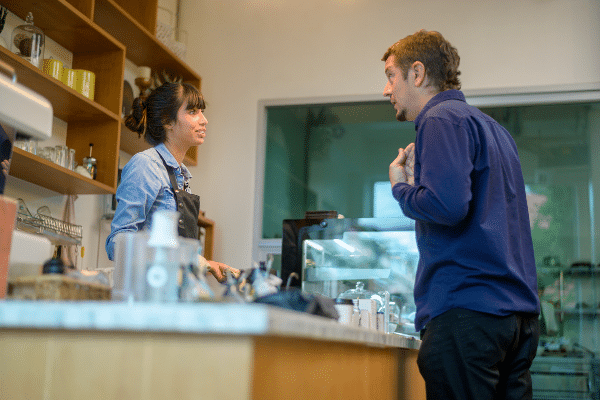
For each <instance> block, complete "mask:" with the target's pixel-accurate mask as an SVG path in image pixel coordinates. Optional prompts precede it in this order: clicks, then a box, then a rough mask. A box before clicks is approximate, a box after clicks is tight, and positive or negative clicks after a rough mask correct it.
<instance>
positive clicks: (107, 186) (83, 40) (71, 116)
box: [0, 0, 125, 194]
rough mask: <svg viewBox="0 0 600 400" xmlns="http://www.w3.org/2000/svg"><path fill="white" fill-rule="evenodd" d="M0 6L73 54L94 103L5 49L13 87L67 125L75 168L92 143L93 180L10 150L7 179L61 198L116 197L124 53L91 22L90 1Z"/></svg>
mask: <svg viewBox="0 0 600 400" xmlns="http://www.w3.org/2000/svg"><path fill="white" fill-rule="evenodd" d="M0 4H2V5H3V6H4V7H6V8H7V9H8V10H10V11H11V12H12V13H14V14H15V15H17V16H18V17H19V18H21V19H25V17H26V15H27V13H28V12H32V13H33V15H34V17H35V24H36V26H37V27H39V28H40V29H41V30H42V31H43V32H44V33H45V35H46V36H47V37H49V38H52V39H53V40H54V41H56V42H57V43H58V44H60V45H61V46H63V47H64V48H65V49H67V50H68V51H70V52H72V53H73V64H72V67H73V68H74V69H86V70H90V71H92V72H94V74H95V75H96V90H95V100H93V101H92V100H89V99H87V98H86V97H84V96H82V95H81V94H79V93H78V92H76V91H75V90H73V89H71V88H69V87H67V86H66V85H63V84H62V83H61V82H60V81H58V80H56V79H54V78H52V77H50V76H48V75H46V74H44V73H43V72H42V71H41V70H40V69H38V68H36V67H34V66H33V65H31V64H30V63H29V62H27V61H26V60H23V59H22V58H21V57H19V56H17V55H15V54H13V53H12V52H10V51H9V50H8V49H5V48H0V59H1V60H2V61H4V62H6V63H7V64H9V65H10V66H12V67H13V68H14V69H15V71H16V74H17V79H18V82H19V83H20V84H22V85H24V86H27V87H29V88H30V89H32V90H34V91H35V92H37V93H39V94H41V95H42V96H44V97H45V98H47V99H48V100H49V101H50V103H51V104H52V107H53V110H54V115H55V117H57V118H60V119H62V120H64V121H66V122H67V124H68V125H67V137H66V145H67V146H68V147H69V148H72V149H75V152H76V157H77V163H79V164H81V163H82V161H83V157H84V156H85V155H87V154H88V152H89V144H90V143H94V156H95V157H96V159H97V160H98V174H97V178H96V180H95V181H92V180H90V179H88V178H86V177H84V176H81V175H79V174H75V173H72V172H71V171H67V170H66V169H64V168H62V167H60V166H58V165H56V164H53V163H49V162H46V160H43V159H42V158H41V157H38V156H35V155H30V154H26V153H25V152H21V151H19V149H15V152H14V155H13V160H12V162H11V169H10V173H11V175H13V176H15V177H17V178H20V179H24V180H27V181H29V182H32V183H34V184H37V185H39V186H42V187H45V188H48V189H51V190H54V191H56V192H58V193H61V194H108V193H114V192H115V191H116V185H117V169H118V156H119V154H118V153H119V151H118V150H119V138H120V129H121V124H120V122H121V117H120V110H121V103H122V96H123V76H124V68H125V47H124V46H123V44H121V43H120V42H118V41H117V40H116V39H115V38H113V37H112V36H111V35H109V34H108V33H107V32H105V31H104V30H103V29H102V28H100V27H98V26H97V25H96V24H95V23H94V22H92V20H91V18H90V17H91V16H92V11H93V10H92V8H93V7H92V5H93V0H87V1H83V0H82V1H76V4H75V5H73V4H72V3H69V2H68V1H65V0H45V1H43V2H40V1H38V0H0Z"/></svg>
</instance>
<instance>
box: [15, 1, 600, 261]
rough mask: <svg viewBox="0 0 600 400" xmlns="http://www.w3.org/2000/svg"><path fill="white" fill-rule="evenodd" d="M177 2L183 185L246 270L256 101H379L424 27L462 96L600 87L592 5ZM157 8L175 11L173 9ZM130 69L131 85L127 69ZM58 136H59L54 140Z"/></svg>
mask: <svg viewBox="0 0 600 400" xmlns="http://www.w3.org/2000/svg"><path fill="white" fill-rule="evenodd" d="M181 1H182V5H181V15H182V19H181V21H180V23H181V28H183V29H184V30H186V31H187V32H188V50H187V57H186V61H187V63H188V64H189V65H190V66H192V68H194V69H195V70H196V71H198V73H199V74H200V76H201V77H202V90H203V92H204V95H205V96H206V99H207V102H208V109H207V113H206V115H207V118H208V120H209V131H208V137H207V139H206V142H205V144H203V145H202V146H201V147H200V149H199V162H198V166H197V167H193V168H192V173H193V174H194V180H193V182H192V189H193V190H194V191H195V192H197V193H199V194H200V195H201V203H202V209H203V210H205V211H206V213H207V216H208V217H209V218H212V219H214V220H215V221H216V223H217V228H216V246H215V250H216V257H215V258H217V259H219V260H221V261H223V262H226V263H229V264H231V265H233V266H236V267H240V268H247V267H248V266H249V265H250V263H251V261H252V248H253V247H252V246H253V237H254V236H257V235H258V232H256V229H258V227H255V226H254V196H255V187H257V185H258V186H261V182H258V181H257V179H256V176H257V175H259V174H260V173H261V169H262V165H256V150H257V146H258V144H259V143H258V141H259V140H263V136H262V135H263V134H264V132H262V130H261V129H259V127H258V123H259V102H260V101H264V100H270V99H284V98H285V99H297V98H308V97H310V98H320V97H332V96H333V97H337V96H362V97H364V96H371V97H378V96H379V95H380V94H381V92H382V90H383V85H384V74H383V63H382V62H381V61H380V58H381V56H382V55H383V53H384V52H385V50H386V49H387V48H388V46H390V45H391V44H392V43H394V42H395V41H396V40H398V39H400V38H402V37H404V36H406V35H409V34H411V33H413V32H415V31H416V30H418V29H421V28H425V29H431V30H438V31H440V32H442V34H444V35H445V36H446V38H448V39H449V40H450V41H451V42H452V43H453V44H454V45H455V46H456V47H457V48H458V51H459V54H460V55H461V58H462V62H461V70H462V72H463V74H462V81H463V88H464V89H486V88H502V87H530V86H542V85H560V84H577V83H590V82H600V57H599V56H598V49H600V18H599V17H600V1H598V0H522V1H516V0H514V1H513V0H507V1H497V0H481V1H478V2H474V1H467V0H454V1H441V0H439V1H434V0H423V1H421V2H418V3H414V2H407V1H404V0H376V1H375V0H181ZM160 3H161V6H164V7H167V8H173V3H174V2H173V1H172V0H160ZM163 14H164V13H162V14H160V15H159V16H160V17H161V18H162V17H164V15H163ZM9 22H10V21H9ZM5 30H6V29H5ZM3 36H4V35H3ZM127 67H128V69H127V70H126V78H128V77H129V78H131V76H133V75H132V74H133V72H131V70H132V68H133V67H135V66H132V65H130V64H128V65H127ZM130 80H131V81H132V79H130ZM55 121H57V120H56V119H55ZM60 125H61V123H60V121H59V122H58V123H57V127H56V128H57V129H56V130H58V131H60V129H58V128H61V126H60ZM62 129H63V131H64V127H62ZM63 136H64V133H63V134H62V136H61V134H57V138H58V139H57V140H60V139H62V140H64V137H63ZM340 167H342V166H340ZM6 194H7V195H8V196H11V197H23V198H25V199H26V201H27V204H28V205H30V208H33V210H32V211H35V209H37V207H39V206H41V205H48V206H49V207H50V208H51V209H52V211H53V215H54V216H57V217H60V216H61V212H62V207H63V204H64V201H65V196H61V195H59V194H57V193H54V192H51V191H47V190H42V189H40V188H38V187H35V186H34V185H30V184H28V183H26V182H22V181H20V180H15V179H14V178H12V179H11V180H9V185H8V186H7V193H6ZM75 204H76V209H75V216H76V222H77V223H78V224H80V225H82V226H83V236H84V239H83V241H84V243H83V246H84V247H85V249H86V252H85V253H86V254H85V257H84V258H83V259H80V260H79V261H80V264H79V266H80V268H85V269H93V268H95V267H96V260H100V264H101V266H106V265H103V264H105V263H106V259H105V253H104V243H103V237H102V236H104V237H105V236H106V232H105V231H106V229H108V227H107V226H106V222H105V221H104V222H103V221H101V220H100V218H101V216H102V213H103V212H104V199H103V197H101V196H91V195H88V196H79V199H78V200H77V201H76V203H75ZM101 231H102V232H101ZM98 232H101V233H100V236H101V240H100V241H99V240H98V237H99V234H98ZM99 242H100V248H99V249H98V243H99ZM98 250H99V251H98Z"/></svg>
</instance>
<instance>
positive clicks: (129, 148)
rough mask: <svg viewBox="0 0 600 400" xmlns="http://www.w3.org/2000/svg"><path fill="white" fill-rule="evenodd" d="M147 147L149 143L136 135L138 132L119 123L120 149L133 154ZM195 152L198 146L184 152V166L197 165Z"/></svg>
mask: <svg viewBox="0 0 600 400" xmlns="http://www.w3.org/2000/svg"><path fill="white" fill-rule="evenodd" d="M149 148H150V145H149V144H148V143H147V142H146V141H145V140H144V139H143V138H140V137H138V134H137V133H135V132H133V131H131V130H130V129H129V128H127V127H126V126H125V124H121V150H123V151H124V152H125V153H128V154H131V155H134V154H136V153H139V152H140V151H144V150H146V149H149ZM197 154H198V146H194V147H191V148H190V149H189V150H188V151H187V153H185V157H184V159H183V163H184V164H185V165H186V166H190V165H198V161H197Z"/></svg>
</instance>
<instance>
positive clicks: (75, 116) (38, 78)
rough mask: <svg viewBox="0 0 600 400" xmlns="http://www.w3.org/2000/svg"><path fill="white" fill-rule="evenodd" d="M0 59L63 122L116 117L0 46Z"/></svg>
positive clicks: (116, 116) (113, 118)
mask: <svg viewBox="0 0 600 400" xmlns="http://www.w3.org/2000/svg"><path fill="white" fill-rule="evenodd" d="M0 59H1V60H2V61H4V62H5V63H7V64H9V65H11V66H12V67H13V68H14V69H15V72H16V74H17V81H18V82H19V83H20V84H22V85H23V86H27V87H28V88H30V89H31V90H34V91H35V92H37V93H39V94H40V95H42V96H43V97H45V98H46V99H48V101H49V102H50V103H51V104H52V108H53V112H54V116H55V117H57V118H59V119H62V120H63V121H66V122H74V121H82V120H89V119H101V120H113V121H117V120H120V118H121V117H120V116H118V115H117V114H115V113H114V112H112V111H110V110H108V109H107V108H106V107H104V106H102V105H100V104H98V103H96V102H94V101H92V100H90V99H88V98H87V97H84V96H82V95H81V94H80V93H78V92H77V91H75V90H73V89H71V88H70V87H68V86H67V85H65V84H63V83H62V82H61V81H58V80H56V79H54V78H52V77H51V76H49V75H46V74H45V73H43V72H42V71H41V70H40V69H38V68H36V67H35V66H34V65H32V64H31V63H29V62H28V61H26V60H24V59H23V58H21V57H19V56H18V55H16V54H14V53H12V52H10V51H8V50H7V49H5V48H4V47H0Z"/></svg>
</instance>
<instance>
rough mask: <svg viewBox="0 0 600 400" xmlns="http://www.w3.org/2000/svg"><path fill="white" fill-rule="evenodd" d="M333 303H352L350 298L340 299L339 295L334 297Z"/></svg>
mask: <svg viewBox="0 0 600 400" xmlns="http://www.w3.org/2000/svg"><path fill="white" fill-rule="evenodd" d="M335 304H348V305H353V304H354V303H353V302H352V299H340V298H339V297H338V298H337V299H335Z"/></svg>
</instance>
